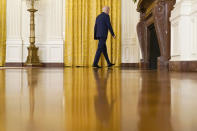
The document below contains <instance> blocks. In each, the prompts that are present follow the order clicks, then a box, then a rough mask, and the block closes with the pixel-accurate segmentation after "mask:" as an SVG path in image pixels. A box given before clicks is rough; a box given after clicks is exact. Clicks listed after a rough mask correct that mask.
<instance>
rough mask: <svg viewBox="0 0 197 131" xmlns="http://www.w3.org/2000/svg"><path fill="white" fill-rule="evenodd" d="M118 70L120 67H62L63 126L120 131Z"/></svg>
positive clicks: (75, 130)
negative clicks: (63, 90) (70, 68)
mask: <svg viewBox="0 0 197 131" xmlns="http://www.w3.org/2000/svg"><path fill="white" fill-rule="evenodd" d="M118 72H119V69H115V70H111V69H107V70H105V69H103V70H97V69H93V70H89V69H74V70H71V71H69V70H65V72H64V82H65V83H64V85H65V87H64V89H65V97H66V98H65V99H66V101H65V102H66V103H65V105H66V112H65V116H66V118H65V119H66V130H69V131H120V115H121V114H120V86H121V81H120V80H121V79H120V75H119V74H118ZM115 79H117V81H116V82H113V80H115ZM68 83H69V84H68Z"/></svg>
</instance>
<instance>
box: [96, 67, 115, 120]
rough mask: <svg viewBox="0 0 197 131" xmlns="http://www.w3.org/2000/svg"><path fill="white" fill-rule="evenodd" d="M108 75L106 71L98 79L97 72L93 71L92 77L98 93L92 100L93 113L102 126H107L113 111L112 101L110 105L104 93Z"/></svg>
mask: <svg viewBox="0 0 197 131" xmlns="http://www.w3.org/2000/svg"><path fill="white" fill-rule="evenodd" d="M109 73H110V72H109V70H108V71H107V74H106V76H105V77H102V76H101V77H99V73H98V70H97V69H95V70H94V76H95V80H96V85H97V92H98V95H97V96H95V99H94V103H95V111H96V115H97V118H98V119H99V120H100V121H101V122H102V124H108V122H109V120H110V116H111V113H112V110H113V101H112V103H109V101H108V99H107V92H106V89H107V80H108V77H109Z"/></svg>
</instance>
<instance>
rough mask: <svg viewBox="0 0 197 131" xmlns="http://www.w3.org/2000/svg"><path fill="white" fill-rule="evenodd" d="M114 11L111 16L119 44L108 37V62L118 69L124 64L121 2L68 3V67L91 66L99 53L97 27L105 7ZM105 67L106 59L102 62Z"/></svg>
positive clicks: (75, 0) (83, 0)
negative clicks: (122, 60)
mask: <svg viewBox="0 0 197 131" xmlns="http://www.w3.org/2000/svg"><path fill="white" fill-rule="evenodd" d="M104 5H108V6H110V8H111V11H110V16H111V21H112V26H113V28H114V32H115V34H116V36H117V38H116V40H114V39H112V37H111V35H109V37H108V41H107V47H108V53H109V58H110V60H111V61H112V63H115V64H116V65H117V66H119V65H120V63H121V43H120V42H121V12H120V11H121V0H66V42H65V56H64V62H65V66H91V65H92V64H93V60H94V55H95V53H96V49H97V41H95V40H94V24H95V19H96V16H97V15H98V14H99V13H101V11H102V7H103V6H104ZM101 63H102V65H104V64H105V65H106V63H104V58H103V57H102V60H101Z"/></svg>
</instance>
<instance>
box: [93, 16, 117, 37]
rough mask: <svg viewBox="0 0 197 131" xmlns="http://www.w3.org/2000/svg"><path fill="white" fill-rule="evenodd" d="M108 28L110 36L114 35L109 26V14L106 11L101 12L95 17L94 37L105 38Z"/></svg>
mask: <svg viewBox="0 0 197 131" xmlns="http://www.w3.org/2000/svg"><path fill="white" fill-rule="evenodd" d="M108 30H110V32H111V34H112V36H114V35H115V34H114V31H113V28H112V26H111V22H110V18H109V15H108V14H106V13H104V12H103V13H101V14H100V15H99V16H97V18H96V24H95V26H94V39H95V40H98V39H99V38H107V36H108Z"/></svg>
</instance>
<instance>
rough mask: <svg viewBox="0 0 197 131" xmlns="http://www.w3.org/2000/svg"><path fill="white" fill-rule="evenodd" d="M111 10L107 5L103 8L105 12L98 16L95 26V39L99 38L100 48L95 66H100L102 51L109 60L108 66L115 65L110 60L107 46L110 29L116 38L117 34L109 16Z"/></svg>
mask: <svg viewBox="0 0 197 131" xmlns="http://www.w3.org/2000/svg"><path fill="white" fill-rule="evenodd" d="M109 11H110V8H109V7H108V6H105V7H104V8H103V12H102V13H101V14H100V15H99V16H98V17H97V18H96V24H95V27H94V39H95V40H99V43H98V49H97V52H96V56H95V59H94V63H93V67H97V68H100V67H99V66H98V62H99V59H100V56H101V53H103V55H104V57H105V59H106V61H107V64H108V67H111V66H113V65H114V64H112V63H111V62H110V60H109V57H108V54H107V47H106V40H107V36H108V30H110V32H111V34H112V36H113V37H114V38H115V34H114V31H113V29H112V26H111V22H110V18H109Z"/></svg>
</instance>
